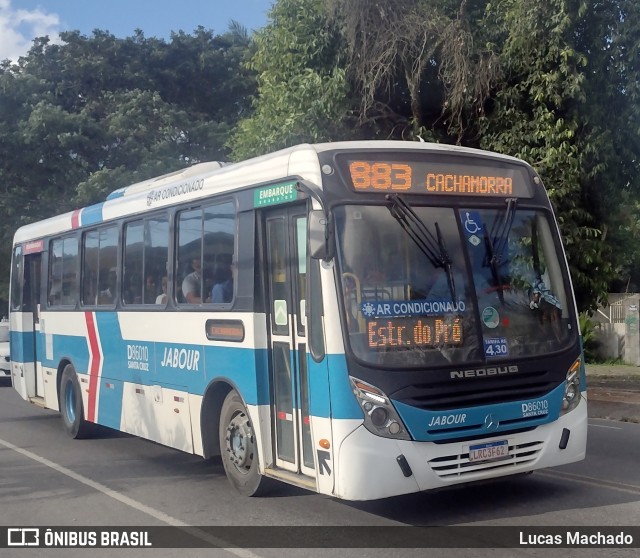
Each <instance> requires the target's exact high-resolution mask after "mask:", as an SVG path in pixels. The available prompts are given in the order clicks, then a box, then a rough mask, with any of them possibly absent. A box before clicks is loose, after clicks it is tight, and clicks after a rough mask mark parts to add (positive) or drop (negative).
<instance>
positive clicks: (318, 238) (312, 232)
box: [308, 209, 333, 260]
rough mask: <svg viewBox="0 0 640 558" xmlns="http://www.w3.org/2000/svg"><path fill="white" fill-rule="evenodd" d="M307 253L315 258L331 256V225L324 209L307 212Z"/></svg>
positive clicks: (321, 258) (320, 258)
mask: <svg viewBox="0 0 640 558" xmlns="http://www.w3.org/2000/svg"><path fill="white" fill-rule="evenodd" d="M308 239H309V255H310V256H311V257H312V258H313V259H315V260H330V259H331V258H332V257H333V242H332V240H333V227H332V226H331V220H330V219H329V218H327V216H326V215H325V214H324V211H322V210H320V209H314V210H313V211H311V212H309V226H308Z"/></svg>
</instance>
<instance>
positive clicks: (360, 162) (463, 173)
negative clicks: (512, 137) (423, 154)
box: [346, 156, 532, 198]
mask: <svg viewBox="0 0 640 558" xmlns="http://www.w3.org/2000/svg"><path fill="white" fill-rule="evenodd" d="M346 170H347V174H348V177H349V180H350V182H351V184H350V185H351V187H352V188H353V189H354V190H355V191H357V192H380V193H395V194H403V193H408V194H434V195H449V196H452V195H458V196H481V197H525V198H530V197H532V192H531V186H530V184H529V180H528V177H527V173H526V171H525V169H524V167H519V166H515V165H512V166H508V165H502V166H491V165H490V164H488V163H487V164H475V163H473V162H471V161H469V160H466V159H461V160H460V161H459V162H455V163H447V162H440V161H439V162H430V161H413V160H401V159H398V160H393V159H390V158H387V157H386V156H385V157H384V158H382V157H381V158H379V159H378V158H371V159H369V158H366V159H365V158H357V159H355V158H354V159H347V160H346Z"/></svg>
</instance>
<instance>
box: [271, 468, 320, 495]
mask: <svg viewBox="0 0 640 558" xmlns="http://www.w3.org/2000/svg"><path fill="white" fill-rule="evenodd" d="M264 474H265V476H266V477H271V478H274V479H278V480H280V481H282V482H286V483H287V484H293V485H294V486H302V487H303V488H307V489H309V490H313V491H314V492H317V490H318V487H317V485H316V481H315V479H313V478H311V477H308V476H306V475H302V474H299V473H292V472H291V471H285V470H284V469H266V470H265V472H264Z"/></svg>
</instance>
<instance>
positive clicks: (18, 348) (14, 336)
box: [9, 331, 35, 363]
mask: <svg viewBox="0 0 640 558" xmlns="http://www.w3.org/2000/svg"><path fill="white" fill-rule="evenodd" d="M33 340H34V334H33V331H24V332H23V331H12V332H10V333H9V343H10V347H11V360H12V361H13V362H23V363H26V362H33V361H34V360H35V355H34V345H33Z"/></svg>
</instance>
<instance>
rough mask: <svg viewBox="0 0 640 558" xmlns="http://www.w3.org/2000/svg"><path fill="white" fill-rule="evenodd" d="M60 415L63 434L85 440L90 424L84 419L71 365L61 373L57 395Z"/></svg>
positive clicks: (76, 378) (80, 394) (80, 397)
mask: <svg viewBox="0 0 640 558" xmlns="http://www.w3.org/2000/svg"><path fill="white" fill-rule="evenodd" d="M58 397H59V404H60V413H61V414H62V424H63V426H64V429H65V432H66V433H67V434H69V436H71V437H72V438H86V437H87V436H89V435H90V434H91V427H92V425H91V423H89V422H87V421H86V420H85V419H84V408H83V405H82V392H81V391H80V384H79V383H78V376H77V374H76V371H75V369H74V368H73V365H71V364H67V365H66V366H65V367H64V370H63V371H62V379H61V380H60V393H59V396H58Z"/></svg>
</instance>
